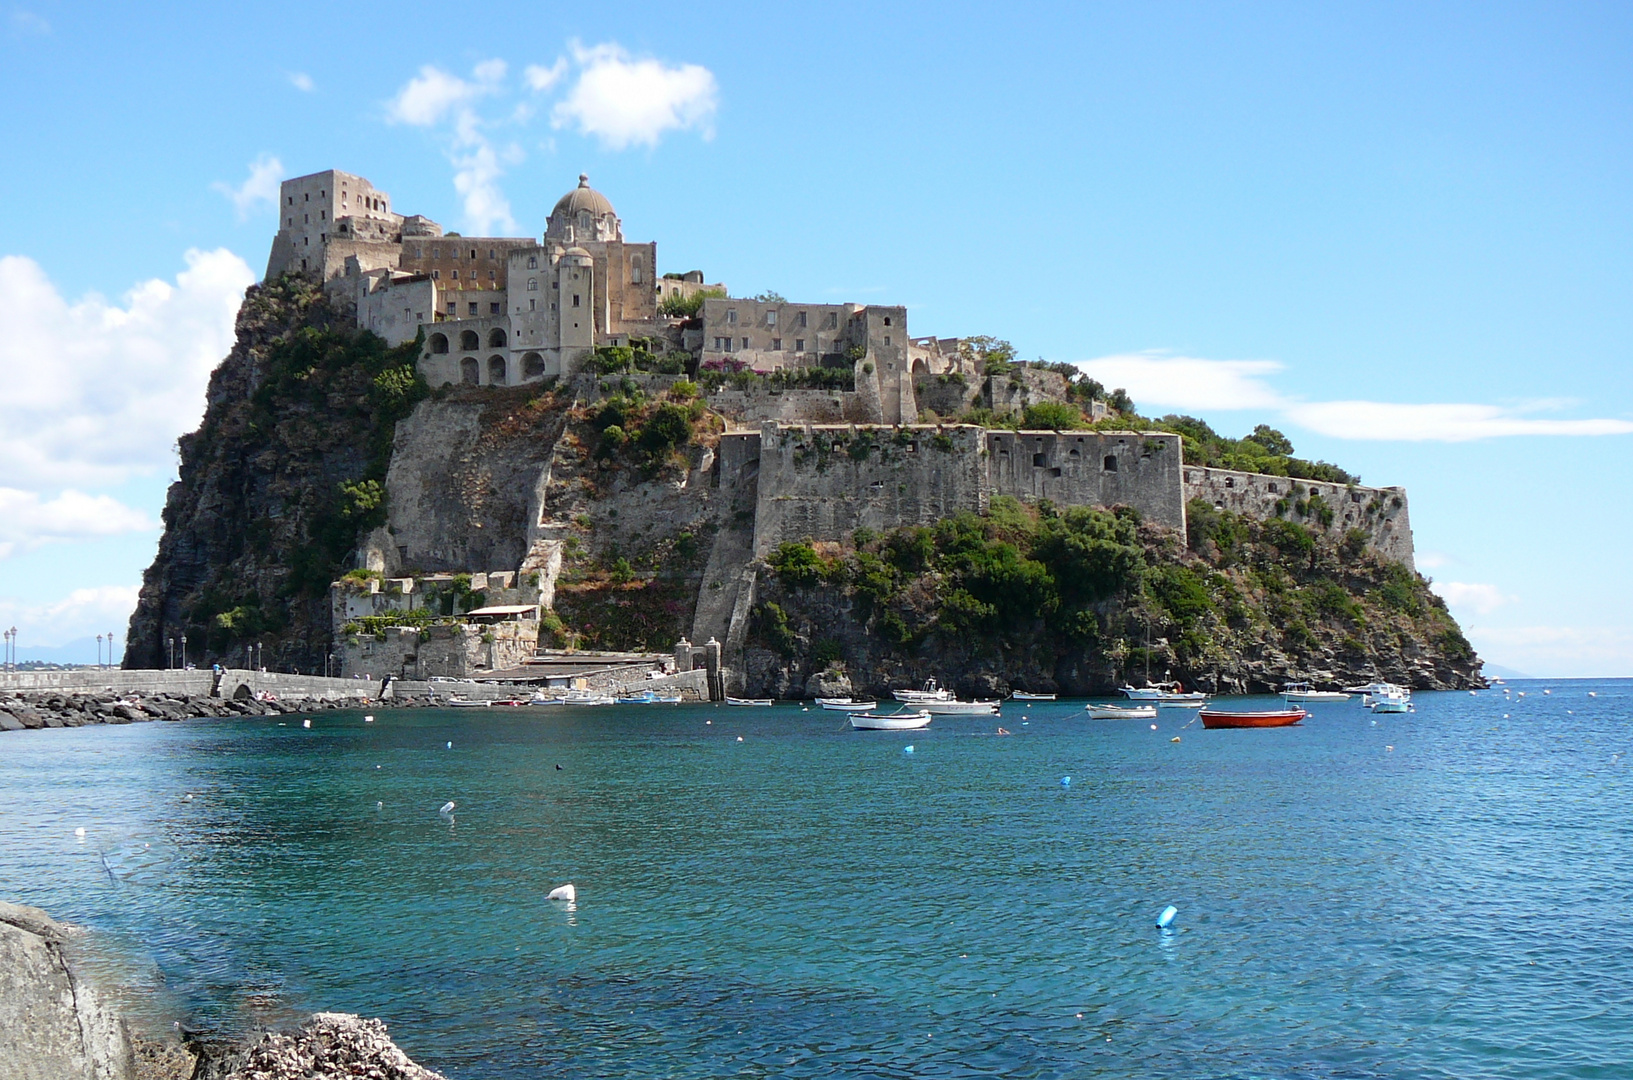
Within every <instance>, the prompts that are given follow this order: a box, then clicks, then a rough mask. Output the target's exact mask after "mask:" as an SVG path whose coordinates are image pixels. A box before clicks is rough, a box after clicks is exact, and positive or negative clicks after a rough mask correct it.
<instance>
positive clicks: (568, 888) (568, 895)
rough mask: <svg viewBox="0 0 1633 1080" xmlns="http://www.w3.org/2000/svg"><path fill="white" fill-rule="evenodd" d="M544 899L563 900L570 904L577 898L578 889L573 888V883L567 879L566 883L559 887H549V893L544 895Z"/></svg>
mask: <svg viewBox="0 0 1633 1080" xmlns="http://www.w3.org/2000/svg"><path fill="white" fill-rule="evenodd" d="M545 899H546V900H565V901H567V902H568V903H569V904H571V903H572V902H573V901H575V900H577V899H578V890H577V889H575V888H573V883H572V882H570V881H569V882H568V883H567V884H565V885H563V886H562V887H561V888H559V889H551V890H550V895H549V896H547V897H545Z"/></svg>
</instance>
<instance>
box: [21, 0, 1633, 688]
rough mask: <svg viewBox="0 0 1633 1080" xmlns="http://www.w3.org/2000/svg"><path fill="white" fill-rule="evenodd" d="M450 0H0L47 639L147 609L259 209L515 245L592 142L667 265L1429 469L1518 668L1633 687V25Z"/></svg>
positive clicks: (1444, 555) (1426, 544)
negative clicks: (156, 559)
mask: <svg viewBox="0 0 1633 1080" xmlns="http://www.w3.org/2000/svg"><path fill="white" fill-rule="evenodd" d="M451 10H452V9H449V8H447V6H446V5H418V4H413V3H400V4H395V5H390V6H388V7H386V8H380V7H379V6H377V5H372V6H371V5H332V6H331V5H322V6H313V7H310V8H299V7H291V6H289V5H283V4H280V5H219V4H213V5H202V4H201V5H180V4H173V5H166V4H156V5H145V6H142V7H139V8H128V9H120V8H114V7H112V6H111V5H74V4H62V3H46V2H37V0H35V2H27V3H23V4H20V5H18V4H11V5H9V6H7V0H0V61H3V62H0V87H3V88H4V91H5V93H6V97H7V99H8V100H10V101H12V102H14V103H19V102H26V103H27V105H26V107H23V108H13V109H11V110H8V112H7V114H6V117H5V120H4V121H3V122H0V137H3V139H4V145H5V146H6V148H7V150H8V153H7V155H6V157H7V159H8V161H9V162H10V163H11V164H12V167H11V168H8V169H5V170H0V320H3V323H4V325H5V326H6V328H7V331H6V333H5V334H4V335H0V379H4V381H5V384H6V385H7V386H9V387H10V388H11V391H10V392H9V393H8V394H6V395H0V435H3V436H4V438H3V442H0V450H3V451H4V452H5V454H6V458H7V460H8V462H9V467H7V468H5V469H4V470H0V621H5V622H6V624H7V625H8V626H9V625H17V626H18V627H19V628H21V629H23V630H24V631H25V632H24V634H23V635H22V643H23V646H24V648H25V649H26V648H27V647H29V646H30V645H36V646H46V645H60V644H62V643H64V642H66V641H69V640H73V639H76V638H85V637H89V636H91V635H94V634H95V633H100V632H106V631H108V630H115V631H117V632H118V634H119V635H120V636H121V637H122V636H123V633H124V628H125V617H126V613H127V612H128V610H129V608H130V606H131V603H132V602H133V597H134V589H135V586H136V585H137V583H138V582H139V580H140V575H141V572H142V570H143V568H144V567H145V566H146V564H147V563H148V562H149V561H150V560H151V558H152V554H153V550H154V545H155V544H156V542H157V536H158V532H157V521H158V513H159V510H160V508H161V507H162V505H163V497H164V490H165V487H166V485H167V484H168V483H169V482H170V480H171V479H172V478H173V474H174V456H173V453H172V451H171V449H170V447H171V444H172V443H173V442H174V439H175V437H176V436H177V435H178V434H179V433H181V432H182V431H185V430H188V429H190V428H191V427H192V426H193V425H194V424H196V422H197V418H198V416H199V414H200V412H201V410H202V387H203V380H204V378H205V377H206V376H207V373H208V370H209V368H210V366H211V365H212V364H213V362H214V361H215V360H216V359H218V358H219V356H220V355H221V354H222V353H224V352H225V350H226V348H227V347H228V346H229V345H230V341H231V329H230V328H231V323H230V318H231V311H232V309H233V307H234V306H235V303H236V297H237V295H238V293H239V292H240V291H241V289H242V288H243V286H244V285H245V284H247V283H248V282H249V281H251V280H253V278H254V277H256V276H258V275H259V273H260V272H261V270H262V269H263V268H264V266H265V259H266V253H267V248H268V244H269V242H270V240H271V237H272V234H273V232H274V230H275V228H276V225H275V218H274V216H273V213H272V208H271V202H270V200H269V199H267V198H264V197H261V196H264V195H265V194H266V192H267V191H269V190H275V184H276V181H277V179H279V178H280V177H281V176H289V175H298V174H301V173H306V172H312V171H316V170H319V169H324V168H330V167H334V168H342V169H346V170H348V171H351V172H355V173H360V174H362V175H364V176H367V177H368V178H369V179H371V180H372V181H373V182H374V183H375V184H377V185H379V186H380V187H382V188H384V189H385V190H387V191H389V192H390V193H391V196H392V199H393V206H394V207H395V208H396V209H398V210H400V211H403V212H410V213H412V212H420V213H425V214H427V215H429V216H431V217H433V218H435V219H436V220H438V221H440V222H442V223H443V224H444V225H445V226H447V227H449V228H454V229H460V230H462V231H465V232H467V233H471V232H476V231H482V230H485V229H495V230H498V231H502V232H506V233H510V232H512V231H514V233H515V234H517V235H521V234H527V233H538V232H539V231H541V230H542V228H543V225H544V218H545V215H546V214H547V213H548V211H549V208H550V206H551V205H552V204H553V203H554V201H555V199H556V198H557V197H558V196H559V195H560V194H561V193H562V192H564V191H565V190H567V188H569V187H571V186H572V184H573V183H574V182H575V179H576V177H577V174H578V173H579V172H580V171H584V172H588V173H589V174H590V176H591V178H592V181H593V182H594V184H595V185H596V186H597V187H598V188H600V189H601V190H602V191H604V192H605V193H606V194H607V195H608V196H609V197H610V198H611V199H612V200H613V203H614V205H615V206H616V207H617V209H618V211H619V213H620V215H621V216H622V218H623V221H624V227H625V231H626V235H628V236H630V237H632V238H636V239H653V240H656V241H657V242H658V251H659V258H660V262H661V264H662V266H661V268H662V269H665V270H688V269H692V268H701V269H703V270H704V271H705V272H706V273H707V274H708V275H709V277H710V280H723V281H725V282H727V283H728V284H729V285H730V286H731V287H732V289H733V290H734V291H735V292H740V293H753V292H757V291H760V290H762V289H767V288H774V289H776V290H778V291H780V292H782V293H784V294H786V295H788V296H790V297H793V298H806V299H810V300H813V301H818V300H821V301H836V300H854V301H860V302H896V303H905V304H908V305H909V306H910V320H911V323H910V325H911V327H912V329H913V331H914V332H915V333H921V334H923V333H936V334H942V335H953V334H973V333H988V334H994V335H997V336H1000V337H1005V338H1008V339H1009V340H1011V341H1013V342H1014V343H1015V345H1016V346H1017V348H1018V349H1019V350H1020V353H1021V354H1022V355H1023V356H1026V357H1033V356H1043V357H1045V358H1047V359H1050V360H1072V361H1082V362H1086V363H1087V364H1088V366H1089V367H1090V369H1091V370H1093V371H1095V372H1096V373H1097V374H1107V373H1109V374H1113V375H1115V376H1116V378H1115V379H1109V380H1106V381H1111V382H1114V383H1116V384H1122V385H1127V386H1128V388H1129V390H1130V392H1131V393H1132V394H1133V396H1134V398H1135V400H1136V402H1138V403H1139V404H1140V405H1141V406H1142V408H1143V409H1145V410H1146V411H1148V412H1152V413H1158V414H1160V413H1163V412H1169V411H1185V412H1190V413H1193V414H1196V415H1200V416H1203V417H1205V418H1207V419H1208V420H1209V421H1210V422H1212V423H1213V424H1214V425H1215V426H1216V427H1218V428H1220V429H1221V430H1223V431H1226V432H1227V433H1231V434H1241V433H1243V432H1245V431H1246V430H1248V429H1249V428H1251V427H1252V426H1253V425H1254V424H1255V423H1259V422H1269V423H1272V424H1275V425H1276V426H1278V427H1281V428H1283V429H1284V430H1285V431H1286V432H1287V433H1288V434H1289V435H1290V436H1291V438H1292V439H1293V441H1294V443H1295V445H1296V446H1297V448H1298V450H1299V451H1300V452H1301V453H1302V454H1305V455H1308V456H1313V457H1321V458H1326V459H1328V460H1331V461H1335V462H1337V463H1339V464H1342V465H1344V466H1345V467H1347V468H1349V469H1351V470H1352V471H1356V472H1359V473H1360V474H1361V475H1362V477H1363V479H1364V480H1365V481H1366V482H1369V483H1380V484H1402V485H1405V486H1406V487H1407V488H1408V490H1409V492H1410V495H1411V500H1412V519H1413V525H1414V527H1415V531H1416V536H1417V543H1418V549H1419V552H1420V563H1421V568H1422V569H1423V570H1424V571H1425V572H1426V573H1428V574H1429V575H1431V576H1432V577H1433V578H1435V579H1436V582H1437V587H1439V588H1441V589H1442V590H1443V591H1444V593H1445V594H1446V595H1447V596H1448V597H1449V599H1451V600H1452V602H1453V604H1454V610H1455V611H1456V612H1457V614H1458V615H1459V617H1460V618H1461V619H1462V621H1463V623H1464V625H1465V628H1466V629H1467V630H1468V631H1469V634H1470V636H1471V638H1472V639H1473V640H1474V642H1475V644H1476V645H1477V646H1478V647H1479V649H1480V651H1481V653H1482V655H1484V656H1485V657H1486V658H1487V659H1488V660H1490V661H1493V662H1496V663H1500V664H1505V665H1508V666H1511V667H1515V668H1519V669H1522V670H1525V671H1528V672H1531V673H1534V674H1542V675H1630V674H1633V616H1630V615H1629V614H1628V613H1629V611H1633V584H1630V583H1629V576H1628V575H1627V574H1626V572H1625V571H1624V570H1623V569H1622V567H1621V564H1620V558H1619V557H1620V555H1621V552H1622V550H1623V549H1624V547H1625V545H1626V537H1628V536H1629V535H1633V509H1630V508H1629V505H1628V504H1629V499H1628V495H1629V492H1630V488H1633V485H1630V484H1629V481H1628V480H1627V477H1628V476H1629V475H1630V474H1633V470H1630V466H1633V434H1629V432H1630V431H1633V400H1630V395H1629V389H1630V386H1629V376H1628V374H1627V373H1628V370H1629V359H1630V357H1629V352H1630V340H1633V335H1630V330H1633V304H1630V303H1629V298H1630V289H1629V286H1630V284H1633V281H1630V278H1633V274H1630V252H1633V243H1630V241H1633V235H1630V233H1633V228H1630V226H1633V220H1630V218H1633V211H1630V202H1629V198H1628V196H1629V193H1630V188H1629V176H1630V171H1629V154H1630V150H1629V147H1630V146H1633V140H1630V139H1629V134H1630V130H1629V129H1630V119H1633V118H1630V109H1633V93H1630V89H1633V87H1630V81H1633V74H1630V73H1633V63H1630V60H1633V54H1630V45H1633V9H1629V8H1627V7H1626V6H1625V5H1620V6H1618V5H1610V4H1603V5H1594V4H1575V5H1568V6H1566V5H1540V4H1539V5H1528V6H1519V5H1489V4H1487V5H1478V6H1476V5H1424V4H1397V5H1389V4H1376V5H1366V6H1358V5H1357V6H1339V5H1292V4H1289V5H1275V4H1252V5H1247V4H1242V5H1233V4H1185V5H1178V4H1173V5H1164V4H1149V3H1142V4H1103V5H1092V6H1091V5H1078V4H1072V5H1064V4H1062V5H1044V4H1036V5H1004V6H995V5H961V4H945V3H944V4H936V5H905V4H902V5H849V4H823V5H811V6H796V5H763V4H755V5H747V4H743V5H737V4H715V5H708V6H705V7H692V8H685V9H677V8H676V7H674V6H673V5H667V4H666V5H594V6H591V5H564V4H549V3H529V4H525V5H490V6H489V7H488V8H483V9H460V11H459V14H458V16H457V18H450V17H449V12H450V11H451ZM490 13H491V20H492V21H491V22H488V21H486V20H485V19H484V15H489V14H490ZM456 185H457V186H456ZM92 651H93V652H94V648H93V649H92ZM89 658H90V656H89V655H88V656H87V659H89Z"/></svg>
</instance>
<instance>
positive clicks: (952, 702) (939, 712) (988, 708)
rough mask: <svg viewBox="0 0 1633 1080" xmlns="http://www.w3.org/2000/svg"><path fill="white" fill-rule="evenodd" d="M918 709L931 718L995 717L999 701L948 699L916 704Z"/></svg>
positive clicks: (1000, 703)
mask: <svg viewBox="0 0 1633 1080" xmlns="http://www.w3.org/2000/svg"><path fill="white" fill-rule="evenodd" d="M916 704H917V705H918V707H919V708H920V709H923V710H924V711H925V712H927V713H929V714H930V715H931V716H996V715H997V713H998V706H999V705H1002V704H1003V702H1001V701H959V700H957V699H956V698H948V699H947V700H946V701H920V702H916Z"/></svg>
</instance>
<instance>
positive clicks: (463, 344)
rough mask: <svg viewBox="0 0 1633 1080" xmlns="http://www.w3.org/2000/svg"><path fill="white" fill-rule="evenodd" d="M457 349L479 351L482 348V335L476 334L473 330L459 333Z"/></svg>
mask: <svg viewBox="0 0 1633 1080" xmlns="http://www.w3.org/2000/svg"><path fill="white" fill-rule="evenodd" d="M459 347H460V348H461V349H480V348H481V347H482V335H480V334H478V333H477V332H476V331H475V330H463V331H461V332H460V335H459Z"/></svg>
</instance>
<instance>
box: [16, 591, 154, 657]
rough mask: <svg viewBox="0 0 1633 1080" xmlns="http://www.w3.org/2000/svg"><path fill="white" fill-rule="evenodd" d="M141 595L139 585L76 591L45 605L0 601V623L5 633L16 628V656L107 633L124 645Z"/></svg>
mask: <svg viewBox="0 0 1633 1080" xmlns="http://www.w3.org/2000/svg"><path fill="white" fill-rule="evenodd" d="M140 591H141V587H140V586H138V585H99V586H95V587H92V588H84V589H75V590H73V591H72V592H70V593H69V594H68V595H67V596H65V597H63V598H62V599H61V600H53V601H50V602H48V603H44V604H24V603H22V602H20V601H17V600H14V599H11V598H7V597H0V622H4V623H5V624H6V627H7V629H10V628H11V627H13V626H15V627H17V642H18V653H19V655H22V654H26V653H27V652H28V650H29V649H31V648H40V647H50V646H55V645H62V644H65V643H67V642H70V641H74V640H77V639H80V638H87V637H95V636H96V635H97V634H106V633H109V632H112V633H114V634H116V635H118V638H117V640H118V641H119V642H120V644H123V642H124V639H125V628H126V627H127V626H129V625H130V614H131V612H133V611H135V610H136V597H137V594H138V593H139V592H140ZM115 655H116V656H117V655H118V653H115Z"/></svg>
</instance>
